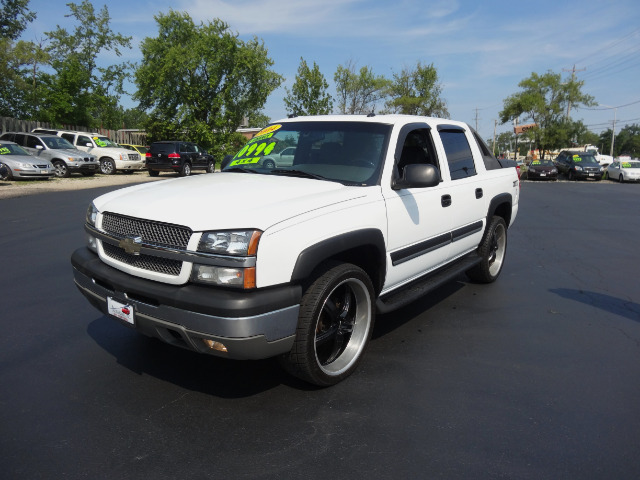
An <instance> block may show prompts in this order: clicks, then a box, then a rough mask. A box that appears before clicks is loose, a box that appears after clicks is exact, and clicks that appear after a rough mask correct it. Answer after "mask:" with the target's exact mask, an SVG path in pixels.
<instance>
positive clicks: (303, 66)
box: [284, 57, 333, 116]
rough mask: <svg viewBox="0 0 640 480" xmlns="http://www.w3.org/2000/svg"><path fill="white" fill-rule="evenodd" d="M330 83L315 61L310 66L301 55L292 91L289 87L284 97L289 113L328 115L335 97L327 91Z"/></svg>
mask: <svg viewBox="0 0 640 480" xmlns="http://www.w3.org/2000/svg"><path fill="white" fill-rule="evenodd" d="M328 88H329V84H328V83H327V80H326V79H325V78H324V75H322V73H321V72H320V68H319V67H318V65H317V64H316V62H313V68H309V66H308V65H307V62H306V61H305V60H304V59H303V58H302V57H300V66H299V67H298V73H297V75H296V80H295V82H294V84H293V87H292V89H291V91H290V90H289V89H288V88H287V89H286V91H287V96H286V97H285V98H284V104H285V106H286V110H287V113H289V114H290V115H295V116H301V115H328V114H330V113H331V110H332V108H333V99H332V98H331V95H330V94H329V93H328V92H327V90H328Z"/></svg>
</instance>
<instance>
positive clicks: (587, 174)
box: [554, 150, 604, 180]
mask: <svg viewBox="0 0 640 480" xmlns="http://www.w3.org/2000/svg"><path fill="white" fill-rule="evenodd" d="M554 163H555V164H556V166H557V167H558V171H559V172H560V173H562V174H564V175H566V176H567V178H568V179H569V180H577V179H581V178H582V179H587V178H592V179H594V180H602V174H603V173H604V168H603V167H601V166H600V163H598V159H597V158H596V156H595V154H594V153H593V152H585V151H580V150H563V151H561V152H560V155H558V156H557V157H556V159H555V161H554Z"/></svg>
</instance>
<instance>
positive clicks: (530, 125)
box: [513, 123, 538, 135]
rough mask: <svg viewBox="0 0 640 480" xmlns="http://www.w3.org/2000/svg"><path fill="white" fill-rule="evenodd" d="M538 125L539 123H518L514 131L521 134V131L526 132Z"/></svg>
mask: <svg viewBox="0 0 640 480" xmlns="http://www.w3.org/2000/svg"><path fill="white" fill-rule="evenodd" d="M537 126H538V124H537V123H528V124H527V125H518V126H517V127H513V133H515V134H516V135H519V134H521V133H526V132H528V131H529V130H531V129H534V128H536V127H537Z"/></svg>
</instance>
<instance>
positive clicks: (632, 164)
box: [620, 162, 640, 168]
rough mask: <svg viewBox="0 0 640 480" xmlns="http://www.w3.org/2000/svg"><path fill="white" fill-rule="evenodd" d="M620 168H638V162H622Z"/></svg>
mask: <svg viewBox="0 0 640 480" xmlns="http://www.w3.org/2000/svg"><path fill="white" fill-rule="evenodd" d="M620 165H622V168H640V162H622V163H620Z"/></svg>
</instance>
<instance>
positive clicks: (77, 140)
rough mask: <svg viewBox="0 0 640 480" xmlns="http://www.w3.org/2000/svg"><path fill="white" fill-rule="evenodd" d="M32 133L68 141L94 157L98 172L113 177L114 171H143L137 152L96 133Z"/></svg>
mask: <svg viewBox="0 0 640 480" xmlns="http://www.w3.org/2000/svg"><path fill="white" fill-rule="evenodd" d="M33 132H34V133H48V134H51V135H57V136H58V137H62V138H64V139H65V140H68V141H69V143H70V144H71V145H73V146H74V147H76V148H77V149H78V150H82V151H84V152H87V153H90V154H92V155H95V156H96V157H97V158H98V161H99V162H100V172H101V173H103V174H105V175H113V174H114V173H116V171H118V170H120V171H125V172H134V171H136V170H144V169H145V161H144V158H143V157H142V156H141V155H140V154H139V153H138V152H137V151H135V150H134V151H131V150H128V149H126V148H123V147H121V146H120V145H118V144H117V143H115V142H112V141H111V140H109V139H108V138H107V137H105V136H104V135H100V134H98V133H87V132H76V131H71V130H54V129H46V128H36V129H34V130H33Z"/></svg>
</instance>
